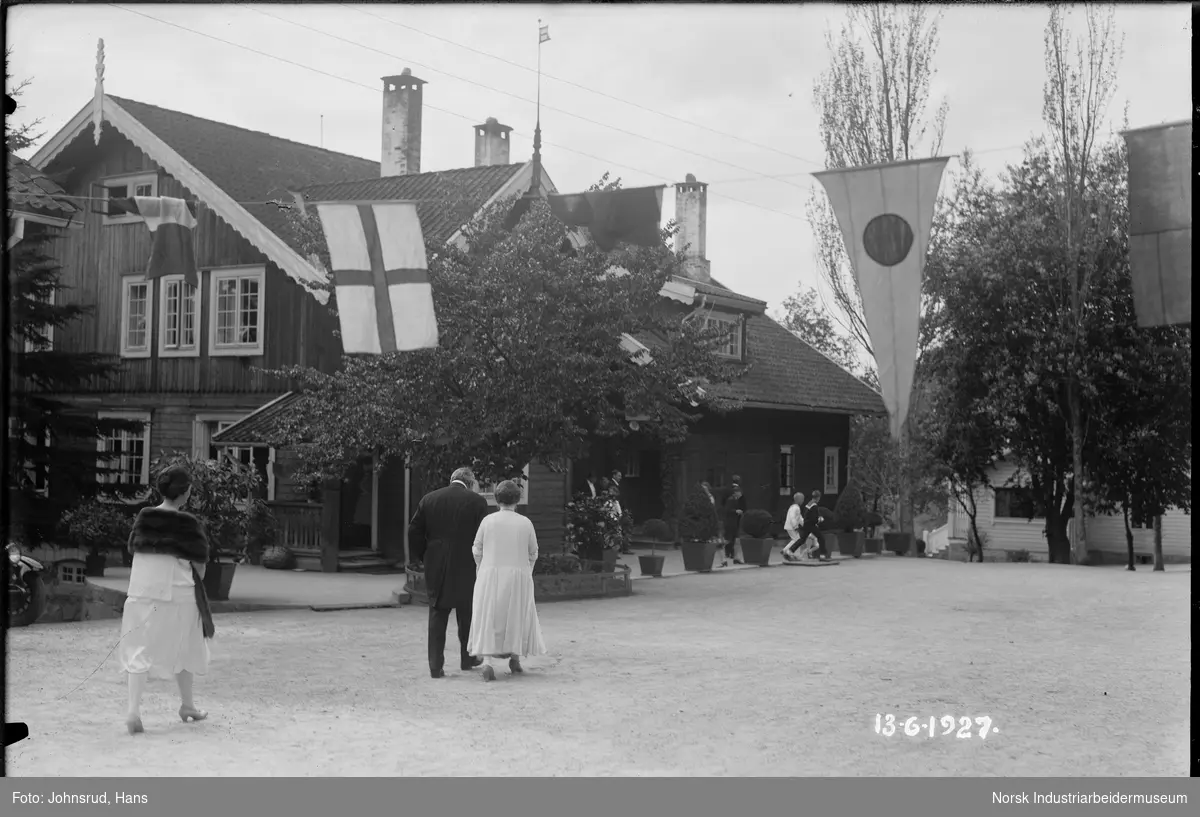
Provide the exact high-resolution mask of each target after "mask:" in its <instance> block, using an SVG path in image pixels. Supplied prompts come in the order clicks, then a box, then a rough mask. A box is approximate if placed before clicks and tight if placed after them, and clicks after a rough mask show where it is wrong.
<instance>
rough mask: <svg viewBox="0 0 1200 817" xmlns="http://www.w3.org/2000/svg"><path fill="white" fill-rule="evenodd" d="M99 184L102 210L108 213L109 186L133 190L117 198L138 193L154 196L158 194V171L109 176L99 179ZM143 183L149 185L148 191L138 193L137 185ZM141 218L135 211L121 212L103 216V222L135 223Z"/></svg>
mask: <svg viewBox="0 0 1200 817" xmlns="http://www.w3.org/2000/svg"><path fill="white" fill-rule="evenodd" d="M100 185H101V187H103V188H104V201H105V206H104V212H105V213H106V214H107V213H108V200H109V198H110V197H111V194H110V192H109V191H110V189H111V188H113V187H120V186H124V187H126V188H128V189H129V190H132V191H133V192H131V193H129V194H128V195H127V196H123V197H118V198H134V197H135V196H139V195H145V196H148V197H150V198H154V197H155V196H157V195H158V173H156V172H153V171H151V172H148V173H129V174H126V175H123V176H109V177H108V178H106V179H101V180H100ZM145 185H149V186H150V190H149V192H148V193H140V194H139V193H138V192H137V189H138V187H139V186H145ZM143 220H144V219H143V218H142V217H141V216H139V215H137V214H135V213H121V214H120V215H116V216H110V215H105V216H104V224H105V225H106V226H107V225H110V224H136V223H137V222H139V221H143Z"/></svg>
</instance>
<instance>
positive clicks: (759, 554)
mask: <svg viewBox="0 0 1200 817" xmlns="http://www.w3.org/2000/svg"><path fill="white" fill-rule="evenodd" d="M774 521H775V520H774V518H773V517H772V516H771V513H770V511H765V510H763V509H762V508H751V509H750V510H748V511H746V513H744V514H742V559H743V560H744V561H745V562H746V564H748V565H758V566H759V567H766V566H767V565H768V564H770V563H771V548H772V547H774V546H775V540H774V539H772V538H770V532H771V525H772V524H773V523H774Z"/></svg>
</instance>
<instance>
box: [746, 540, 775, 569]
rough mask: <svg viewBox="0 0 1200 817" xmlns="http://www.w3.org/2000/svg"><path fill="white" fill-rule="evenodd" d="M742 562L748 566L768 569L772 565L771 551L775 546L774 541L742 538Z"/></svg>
mask: <svg viewBox="0 0 1200 817" xmlns="http://www.w3.org/2000/svg"><path fill="white" fill-rule="evenodd" d="M741 541H742V561H744V562H745V563H746V564H748V565H758V566H759V567H766V566H767V565H769V564H770V563H771V549H772V548H773V547H774V546H775V540H774V539H751V538H749V537H747V536H743V537H742V540H741Z"/></svg>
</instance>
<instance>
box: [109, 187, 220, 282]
mask: <svg viewBox="0 0 1200 817" xmlns="http://www.w3.org/2000/svg"><path fill="white" fill-rule="evenodd" d="M194 207H195V205H194V204H192V203H191V202H188V201H184V200H183V199H175V198H170V197H168V196H161V197H158V196H155V197H148V196H134V197H133V198H124V199H109V201H108V212H109V214H110V215H117V214H119V213H132V214H133V215H136V216H141V218H142V221H144V222H145V223H146V227H147V228H148V229H149V230H150V232H151V234H152V235H153V241H152V242H151V245H150V260H149V261H148V262H147V264H146V280H147V281H152V280H154V279H155V278H162V277H163V276H164V275H182V276H183V277H184V280H186V281H187V282H188V284H190V285H191V286H193V287H196V286H199V285H200V279H199V277H198V275H197V272H196V253H195V250H194V248H193V246H192V242H193V236H194V235H195V229H196V223H197V222H196V214H195V212H194V210H193V208H194Z"/></svg>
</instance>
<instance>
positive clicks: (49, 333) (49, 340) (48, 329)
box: [25, 289, 58, 355]
mask: <svg viewBox="0 0 1200 817" xmlns="http://www.w3.org/2000/svg"><path fill="white" fill-rule="evenodd" d="M57 295H58V290H57V289H52V290H50V294H49V295H47V296H46V301H45V303H46V305H47V306H54V305H55V303H56V301H57V300H58V298H57V297H56V296H57ZM39 300H40V299H39ZM39 329H40V331H41V334H42V337H44V338H45V339H46V347H45V348H44V349H41V350H39V349H38V348H37V346H36V345H35V344H34V342H33V341H31V340H29V339H26V340H25V354H27V355H28V354H31V353H33V352H37V351H43V352H52V351H54V324H52V323H48V324H46V325H44V326H42V327H39Z"/></svg>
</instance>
